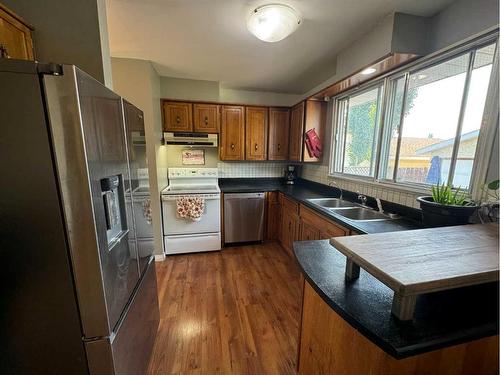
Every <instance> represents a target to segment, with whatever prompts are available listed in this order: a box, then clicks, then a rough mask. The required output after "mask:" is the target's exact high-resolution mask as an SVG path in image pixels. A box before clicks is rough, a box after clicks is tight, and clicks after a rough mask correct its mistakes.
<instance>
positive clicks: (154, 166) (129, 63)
mask: <svg viewBox="0 0 500 375" xmlns="http://www.w3.org/2000/svg"><path fill="white" fill-rule="evenodd" d="M111 66H112V69H113V86H114V90H115V91H116V92H117V93H118V94H119V95H121V96H123V97H124V98H125V99H127V100H128V101H129V102H131V103H132V104H134V105H135V106H137V107H138V108H140V109H141V110H142V111H143V112H144V126H145V135H146V145H147V147H146V155H147V159H148V169H149V183H150V191H151V204H152V215H153V231H154V236H155V254H156V255H162V254H163V233H162V226H161V206H160V191H161V189H162V188H164V187H165V186H166V183H167V182H166V178H167V174H166V163H167V157H166V150H165V146H162V145H161V139H162V124H161V111H160V82H159V81H160V79H159V77H158V75H157V74H156V71H155V70H154V69H153V67H152V65H151V63H150V62H149V61H145V60H134V59H119V58H112V59H111Z"/></svg>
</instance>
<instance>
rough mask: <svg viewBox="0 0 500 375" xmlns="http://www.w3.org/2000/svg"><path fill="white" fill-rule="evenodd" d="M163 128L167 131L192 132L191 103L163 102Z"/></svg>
mask: <svg viewBox="0 0 500 375" xmlns="http://www.w3.org/2000/svg"><path fill="white" fill-rule="evenodd" d="M163 129H164V130H165V131H169V132H192V131H193V105H192V104H191V103H185V102H163Z"/></svg>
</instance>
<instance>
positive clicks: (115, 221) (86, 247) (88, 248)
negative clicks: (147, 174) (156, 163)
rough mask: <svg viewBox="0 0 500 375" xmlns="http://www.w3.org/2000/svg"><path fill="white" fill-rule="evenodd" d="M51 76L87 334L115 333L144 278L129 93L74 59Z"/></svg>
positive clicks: (51, 107) (51, 111)
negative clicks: (133, 197) (133, 208)
mask: <svg viewBox="0 0 500 375" xmlns="http://www.w3.org/2000/svg"><path fill="white" fill-rule="evenodd" d="M43 81H44V87H45V92H46V102H47V109H48V115H49V123H50V132H51V135H52V142H53V148H54V152H55V161H56V167H57V178H58V182H59V187H60V191H61V198H62V202H63V210H64V215H65V222H66V227H67V233H68V239H69V245H70V253H71V261H72V265H73V270H74V275H75V284H76V292H77V296H78V304H79V308H80V312H81V316H82V326H83V331H84V337H105V336H109V335H110V334H111V332H112V331H113V329H114V328H115V326H116V324H117V322H118V320H119V318H120V315H121V314H122V312H123V310H124V308H125V306H126V304H127V302H128V301H129V299H130V297H131V295H132V291H133V290H134V288H135V287H136V285H137V282H138V280H139V267H138V262H137V259H138V257H137V249H136V243H137V241H135V239H133V238H130V237H131V236H132V235H133V234H131V233H130V231H129V223H128V221H127V209H130V205H127V204H126V202H125V201H126V200H128V199H126V198H129V197H127V195H129V194H130V175H129V169H128V162H127V154H126V145H125V133H124V132H125V130H124V123H123V111H122V104H121V103H122V102H121V98H120V97H119V96H118V95H116V94H115V93H113V92H112V91H111V90H109V89H107V88H106V87H105V86H103V85H102V84H101V83H99V82H98V81H96V80H94V79H93V78H92V77H90V76H88V75H87V74H85V73H84V72H82V71H81V70H79V69H78V68H76V67H74V66H70V65H64V66H63V75H62V76H44V78H43Z"/></svg>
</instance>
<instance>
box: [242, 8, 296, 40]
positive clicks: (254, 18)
mask: <svg viewBox="0 0 500 375" xmlns="http://www.w3.org/2000/svg"><path fill="white" fill-rule="evenodd" d="M301 21H302V20H301V18H300V16H299V14H298V13H297V12H296V11H295V10H294V9H293V8H291V7H289V6H288V5H284V4H270V5H264V6H261V7H258V8H256V9H254V10H253V11H252V13H251V14H250V16H249V17H248V20H247V28H248V30H249V31H250V32H251V33H252V34H253V35H255V36H256V37H257V38H259V39H260V40H263V41H264V42H279V41H280V40H283V39H285V38H286V37H287V36H289V35H290V34H291V33H293V32H294V31H295V30H297V28H298V27H299V25H300V23H301Z"/></svg>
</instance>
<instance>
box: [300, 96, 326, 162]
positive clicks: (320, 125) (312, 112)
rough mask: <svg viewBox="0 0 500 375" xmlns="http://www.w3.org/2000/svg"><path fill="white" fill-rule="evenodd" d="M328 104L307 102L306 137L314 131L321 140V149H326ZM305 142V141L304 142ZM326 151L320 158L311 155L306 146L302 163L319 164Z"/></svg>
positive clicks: (317, 101) (313, 101)
mask: <svg viewBox="0 0 500 375" xmlns="http://www.w3.org/2000/svg"><path fill="white" fill-rule="evenodd" d="M327 106H328V104H327V103H326V102H323V101H319V100H307V101H306V112H305V125H304V137H306V136H307V132H308V131H311V129H314V132H315V133H316V135H317V136H318V138H319V141H320V143H321V147H322V148H324V147H325V141H326V140H325V126H326V110H327ZM304 141H305V140H304ZM323 153H324V151H322V152H321V155H320V156H319V157H316V156H315V155H314V154H310V153H309V150H308V148H307V145H305V144H304V152H303V157H302V161H303V162H306V163H307V162H318V161H321V160H322V158H323Z"/></svg>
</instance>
